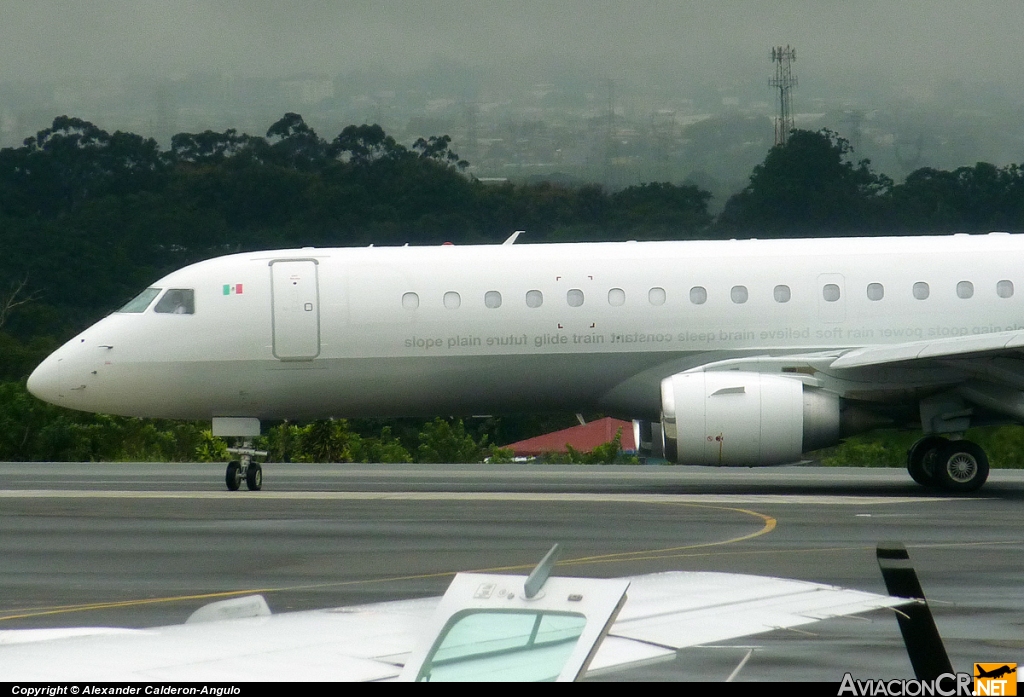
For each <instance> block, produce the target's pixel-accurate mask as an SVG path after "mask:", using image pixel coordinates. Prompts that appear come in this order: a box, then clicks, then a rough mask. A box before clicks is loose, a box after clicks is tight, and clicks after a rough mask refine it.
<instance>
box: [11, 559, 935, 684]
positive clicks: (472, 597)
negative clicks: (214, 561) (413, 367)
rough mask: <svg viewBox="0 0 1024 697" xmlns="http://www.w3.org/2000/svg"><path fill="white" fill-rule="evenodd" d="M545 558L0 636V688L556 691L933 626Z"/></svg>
mask: <svg viewBox="0 0 1024 697" xmlns="http://www.w3.org/2000/svg"><path fill="white" fill-rule="evenodd" d="M556 550H557V546H556V548H555V549H552V551H551V552H549V554H548V556H547V557H546V558H545V559H544V561H542V562H541V563H540V564H539V565H538V566H537V568H536V569H534V571H533V573H531V574H530V575H529V576H528V577H524V576H510V575H500V574H485V573H461V574H458V575H456V577H455V579H454V580H453V581H452V583H451V585H450V586H449V587H448V590H447V592H446V593H445V595H444V597H442V598H421V599H415V600H399V601H392V602H384V603H372V604H368V605H359V606H354V607H346V608H335V609H330V610H313V611H306V612H293V613H283V614H279V615H274V614H271V612H270V609H269V607H268V606H267V603H266V601H265V600H264V599H263V597H262V596H258V595H256V596H246V597H241V598H234V599H231V600H222V601H218V602H215V603H211V604H210V605H207V606H204V607H202V608H199V609H198V610H196V611H195V612H194V613H192V615H191V616H190V617H189V619H188V621H187V622H186V623H185V624H182V625H174V626H168V627H154V628H150V629H125V628H115V627H70V628H53V629H15V630H0V674H2V675H3V676H4V679H5V680H6V681H54V680H58V681H69V682H70V681H78V682H81V681H102V682H111V681H126V682H139V681H154V680H188V681H200V680H201V681H222V682H236V681H282V680H287V681H309V680H347V681H377V680H389V681H390V680H401V681H416V682H426V681H434V682H438V681H441V682H447V681H466V680H475V681H478V680H488V681H493V680H501V681H511V680H515V681H544V680H561V681H570V680H577V679H580V678H582V677H585V676H595V675H600V674H603V673H610V672H615V671H619V670H623V669H626V668H634V667H640V666H645V665H650V664H652V663H658V662H661V661H671V660H672V659H673V658H674V657H675V656H676V653H677V651H679V650H680V649H683V648H686V647H692V646H699V645H703V644H707V643H712V642H720V641H725V640H728V639H733V638H738V637H743V636H748V635H751V634H758V633H762V632H769V631H773V630H776V629H783V628H791V627H799V626H803V625H807V624H811V623H814V622H817V621H819V620H824V619H828V618H832V617H843V616H849V615H854V614H859V613H863V612H868V611H870V610H875V609H880V608H889V607H893V608H894V607H897V606H907V605H908V603H909V604H911V605H912V606H914V607H917V606H919V605H920V606H922V607H923V608H924V610H923V611H922V612H924V613H926V614H925V619H923V620H922V619H919V618H916V617H913V616H908V621H909V620H913V622H914V624H912V625H910V629H908V630H905V632H904V633H905V635H907V634H908V633H909V634H911V635H913V634H922V630H925V631H926V630H927V627H928V623H932V624H933V622H932V620H931V614H930V612H929V611H927V605H922V603H924V600H923V593H919V594H918V595H920V596H921V599H920V600H917V599H915V596H913V594H910V595H903V596H898V597H890V596H884V595H877V594H874V593H866V592H863V591H857V590H850V589H846V588H839V587H835V586H827V585H823V584H820V583H811V582H807V581H796V580H791V579H780V578H770V577H764V576H747V575H742V574H729V573H704V572H667V573H659V574H647V575H643V576H634V577H627V578H612V579H597V578H568V577H549V574H550V572H551V567H552V566H553V563H554V555H555V554H556V553H557V552H556ZM911 573H913V572H912V571H911ZM914 579H915V582H916V575H915V576H914ZM627 591H628V596H627ZM904 615H905V613H904ZM902 627H903V625H902V624H901V628H902ZM936 638H937V634H936ZM913 640H914V639H913V636H912V637H911V639H909V640H908V651H909V652H910V656H911V658H912V661H913V660H914V657H915V655H916V654H923V653H929V652H933V651H934V650H935V645H934V644H930V645H928V646H926V647H924V648H923V649H916V651H915V649H914V648H912V646H913V644H912V643H909V642H911V641H913ZM937 640H938V642H939V644H938V646H939V647H940V649H941V658H945V649H944V648H941V639H937ZM751 653H752V650H751V651H748V652H747V654H746V656H745V657H744V658H743V660H741V661H740V663H739V665H738V666H737V667H736V669H735V670H734V671H733V674H732V675H731V676H729V679H731V678H732V677H735V675H736V674H737V673H738V672H739V671H740V670H741V669H742V667H743V666H744V664H745V663H746V661H747V659H748V658H750V654H751ZM946 664H948V659H947V660H946ZM914 666H915V670H918V665H917V663H914ZM940 670H947V669H946V668H944V667H941V666H940ZM951 670H952V669H951V668H950V669H948V671H947V672H949V671H951ZM918 672H920V671H919V670H918Z"/></svg>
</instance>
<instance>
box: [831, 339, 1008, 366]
mask: <svg viewBox="0 0 1024 697" xmlns="http://www.w3.org/2000/svg"><path fill="white" fill-rule="evenodd" d="M1022 348H1024V331H1008V332H993V333H991V334H978V335H974V336H956V337H950V338H946V339H934V340H930V341H911V342H906V343H902V344H882V345H877V346H867V347H865V348H859V349H854V350H852V351H847V352H846V353H844V354H842V355H841V356H839V357H838V358H836V359H835V360H834V361H832V363H831V367H832V368H834V369H835V368H863V367H868V366H877V365H883V364H888V363H903V362H906V361H915V360H924V359H929V358H936V359H937V358H947V359H948V358H982V357H995V356H1000V355H1006V354H1011V353H1016V352H1019V350H1020V349H1022Z"/></svg>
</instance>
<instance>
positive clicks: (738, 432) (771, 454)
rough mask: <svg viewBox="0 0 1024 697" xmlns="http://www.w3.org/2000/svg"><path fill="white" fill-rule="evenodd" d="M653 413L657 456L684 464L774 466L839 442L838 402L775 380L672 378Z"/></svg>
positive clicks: (732, 374)
mask: <svg viewBox="0 0 1024 697" xmlns="http://www.w3.org/2000/svg"><path fill="white" fill-rule="evenodd" d="M661 411H662V413H661V423H662V429H663V433H664V445H665V458H666V459H668V460H669V461H675V462H678V463H680V464H684V465H726V466H755V465H780V464H785V463H787V462H795V461H796V460H799V459H800V455H801V454H802V453H804V452H807V451H809V450H816V449H818V448H823V447H826V446H829V445H835V444H836V443H838V442H839V438H840V409H839V397H837V396H836V395H833V394H830V393H828V392H823V391H821V390H816V389H814V388H805V387H804V385H803V383H802V382H800V381H799V380H795V379H793V378H787V377H780V376H777V375H762V374H761V373H747V372H740V371H722V372H700V373H678V374H676V375H673V376H672V377H669V378H665V379H664V380H662V382H661Z"/></svg>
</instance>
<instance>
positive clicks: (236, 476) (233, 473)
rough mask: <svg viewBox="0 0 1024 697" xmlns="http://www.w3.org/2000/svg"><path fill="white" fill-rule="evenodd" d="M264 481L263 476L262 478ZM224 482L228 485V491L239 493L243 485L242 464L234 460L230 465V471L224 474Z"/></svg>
mask: <svg viewBox="0 0 1024 697" xmlns="http://www.w3.org/2000/svg"><path fill="white" fill-rule="evenodd" d="M260 480H261V481H262V476H261V477H260ZM224 482H225V483H226V484H227V485H228V491H238V487H239V486H241V485H242V463H241V462H239V461H238V460H232V461H231V462H229V463H228V469H227V471H226V472H225V473H224Z"/></svg>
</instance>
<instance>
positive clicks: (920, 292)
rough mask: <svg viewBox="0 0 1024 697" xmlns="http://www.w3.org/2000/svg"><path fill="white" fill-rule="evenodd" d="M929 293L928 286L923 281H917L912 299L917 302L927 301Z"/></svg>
mask: <svg viewBox="0 0 1024 697" xmlns="http://www.w3.org/2000/svg"><path fill="white" fill-rule="evenodd" d="M930 292H931V289H930V288H928V284H927V283H925V282H924V281H918V282H917V283H915V284H914V297H915V298H917V299H918V300H927V299H928V294H929V293H930Z"/></svg>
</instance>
